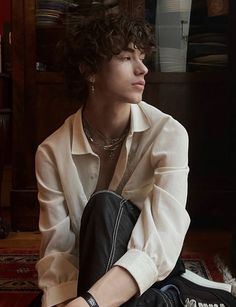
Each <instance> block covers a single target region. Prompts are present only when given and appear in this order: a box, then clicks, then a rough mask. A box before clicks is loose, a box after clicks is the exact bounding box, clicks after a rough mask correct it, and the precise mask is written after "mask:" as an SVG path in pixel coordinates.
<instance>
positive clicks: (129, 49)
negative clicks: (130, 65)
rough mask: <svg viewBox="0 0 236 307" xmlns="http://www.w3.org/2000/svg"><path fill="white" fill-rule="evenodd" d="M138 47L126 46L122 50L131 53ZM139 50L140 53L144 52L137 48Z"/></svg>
mask: <svg viewBox="0 0 236 307" xmlns="http://www.w3.org/2000/svg"><path fill="white" fill-rule="evenodd" d="M137 49H138V48H131V47H127V48H125V49H124V50H123V51H128V52H131V53H134V52H135V50H137ZM138 50H139V51H140V54H145V52H143V51H142V50H140V49H138Z"/></svg>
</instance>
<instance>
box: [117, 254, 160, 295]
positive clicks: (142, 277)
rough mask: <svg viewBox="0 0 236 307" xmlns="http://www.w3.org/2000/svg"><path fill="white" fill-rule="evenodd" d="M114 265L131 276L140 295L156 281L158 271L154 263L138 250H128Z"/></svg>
mask: <svg viewBox="0 0 236 307" xmlns="http://www.w3.org/2000/svg"><path fill="white" fill-rule="evenodd" d="M114 265H117V266H121V267H123V268H124V269H126V270H127V271H128V272H129V273H130V274H131V275H132V276H133V278H134V279H135V281H136V283H137V285H138V287H139V292H140V293H139V294H140V295H142V294H143V293H144V292H145V291H146V290H147V289H149V288H150V287H151V286H152V285H153V284H154V283H155V282H156V281H157V276H158V271H157V268H156V265H155V263H154V262H153V260H152V259H151V258H150V257H149V256H148V255H147V254H146V253H144V252H142V251H140V250H137V249H130V250H128V251H127V252H126V253H125V254H124V255H123V256H122V257H121V258H120V259H119V260H118V261H117V262H116V263H115V264H114Z"/></svg>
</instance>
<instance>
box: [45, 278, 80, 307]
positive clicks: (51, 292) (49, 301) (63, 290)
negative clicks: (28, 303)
mask: <svg viewBox="0 0 236 307" xmlns="http://www.w3.org/2000/svg"><path fill="white" fill-rule="evenodd" d="M76 296H77V281H69V282H67V283H63V284H59V285H56V286H54V287H50V288H48V289H47V290H46V291H44V295H43V299H42V307H51V306H55V305H57V304H60V303H63V302H65V301H67V300H69V299H73V298H76Z"/></svg>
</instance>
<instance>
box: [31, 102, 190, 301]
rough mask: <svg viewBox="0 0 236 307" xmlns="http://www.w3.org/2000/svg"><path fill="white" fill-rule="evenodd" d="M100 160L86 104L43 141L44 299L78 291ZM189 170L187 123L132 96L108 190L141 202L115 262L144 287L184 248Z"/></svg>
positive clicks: (39, 157)
mask: <svg viewBox="0 0 236 307" xmlns="http://www.w3.org/2000/svg"><path fill="white" fill-rule="evenodd" d="M99 164H100V162H99V157H98V156H97V155H96V154H95V153H93V152H92V149H91V147H90V144H89V142H88V141H87V139H86V137H85V135H84V132H83V128H82V122H81V109H79V110H78V111H77V113H75V114H73V115H72V116H70V117H69V118H68V119H67V120H66V121H65V123H64V124H63V125H62V126H61V127H60V128H59V129H58V130H57V131H56V132H54V133H53V134H52V135H51V136H49V137H48V138H47V139H46V140H45V141H44V142H43V143H42V144H41V145H40V146H39V147H38V150H37V153H36V177H37V182H38V191H39V192H38V199H39V203H40V219H39V228H40V231H41V233H42V242H41V258H40V260H39V261H38V263H37V265H36V268H37V271H38V276H39V287H40V288H41V289H42V290H43V291H44V295H43V303H42V306H47V307H49V306H54V305H56V304H58V303H60V302H63V301H66V300H67V299H70V298H73V297H76V291H77V278H78V274H79V259H78V252H79V251H78V249H79V241H78V238H79V231H80V220H81V215H82V212H83V210H84V207H85V206H86V203H87V202H88V199H89V198H90V196H91V195H92V193H93V192H94V191H95V188H96V184H97V179H98V174H99ZM188 171H189V168H188V135H187V132H186V130H185V128H184V127H183V126H182V125H181V124H180V123H179V122H177V121H176V120H175V119H173V118H172V117H171V116H169V115H167V114H164V113H163V112H161V111H160V110H158V109H157V108H155V107H153V106H151V105H149V104H147V103H145V102H140V103H139V104H132V105H131V126H130V132H129V134H128V136H127V139H126V140H125V141H124V144H123V147H122V149H121V153H120V156H119V159H118V162H117V166H116V169H115V172H114V175H113V178H112V180H111V182H110V186H109V190H112V191H117V192H119V193H121V194H122V196H123V197H125V198H127V199H130V200H131V201H132V202H133V203H134V204H135V205H136V206H137V207H138V208H139V209H140V210H141V214H140V217H139V219H138V221H137V223H136V225H135V227H134V230H133V232H132V235H131V238H130V241H129V244H128V251H127V252H126V253H125V254H124V255H123V256H122V257H121V258H120V259H119V260H118V262H117V263H116V264H115V265H119V266H122V267H124V268H125V269H127V270H128V271H129V272H130V274H131V275H132V276H133V278H134V279H135V280H136V282H137V284H138V287H139V290H140V294H142V293H143V292H144V291H145V290H147V289H148V288H149V287H150V286H151V285H152V284H153V283H154V282H156V281H160V280H163V279H164V278H165V277H167V275H168V274H169V273H170V272H171V271H172V269H173V268H174V266H175V263H176V260H177V259H178V257H179V255H180V252H181V249H182V246H183V241H184V238H185V234H186V232H187V229H188V227H189V223H190V218H189V215H188V213H187V211H186V208H185V206H186V198H187V177H188Z"/></svg>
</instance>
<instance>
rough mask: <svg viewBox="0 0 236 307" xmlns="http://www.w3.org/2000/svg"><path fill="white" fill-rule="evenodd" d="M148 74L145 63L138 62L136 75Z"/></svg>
mask: <svg viewBox="0 0 236 307" xmlns="http://www.w3.org/2000/svg"><path fill="white" fill-rule="evenodd" d="M147 73H148V68H147V66H146V65H145V64H144V63H143V61H142V60H138V61H137V65H136V67H135V74H136V75H144V76H145V75H146V74H147Z"/></svg>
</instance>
